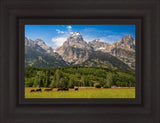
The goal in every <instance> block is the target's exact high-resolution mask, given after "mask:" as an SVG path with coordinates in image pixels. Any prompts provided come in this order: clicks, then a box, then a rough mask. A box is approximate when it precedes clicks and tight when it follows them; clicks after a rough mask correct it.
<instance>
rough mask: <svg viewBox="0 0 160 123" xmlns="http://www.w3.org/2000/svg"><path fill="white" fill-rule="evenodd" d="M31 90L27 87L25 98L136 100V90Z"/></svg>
mask: <svg viewBox="0 0 160 123" xmlns="http://www.w3.org/2000/svg"><path fill="white" fill-rule="evenodd" d="M31 89H36V88H29V87H25V98H135V88H134V87H132V88H127V87H125V88H100V89H98V88H94V87H88V88H87V87H84V88H83V87H80V88H79V90H78V91H75V90H74V89H69V91H57V89H56V88H54V89H53V90H52V91H49V92H45V91H44V89H45V88H42V92H30V90H31Z"/></svg>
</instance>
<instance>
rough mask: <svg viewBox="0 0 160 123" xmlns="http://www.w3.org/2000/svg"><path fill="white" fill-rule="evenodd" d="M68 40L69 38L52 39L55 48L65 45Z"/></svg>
mask: <svg viewBox="0 0 160 123" xmlns="http://www.w3.org/2000/svg"><path fill="white" fill-rule="evenodd" d="M67 38H68V37H67V36H61V37H57V38H52V42H53V48H57V47H59V46H61V45H63V43H64V42H65V41H66V40H67Z"/></svg>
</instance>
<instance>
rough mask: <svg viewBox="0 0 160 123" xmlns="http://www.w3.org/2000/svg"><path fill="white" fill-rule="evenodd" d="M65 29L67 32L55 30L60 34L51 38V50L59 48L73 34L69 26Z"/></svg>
mask: <svg viewBox="0 0 160 123" xmlns="http://www.w3.org/2000/svg"><path fill="white" fill-rule="evenodd" d="M66 28H67V30H65V31H62V30H59V29H56V31H57V33H58V34H61V35H59V36H57V37H53V38H52V42H53V44H52V47H53V48H57V47H59V46H62V45H63V43H64V42H65V41H66V40H67V38H68V37H69V36H70V35H71V34H72V33H73V32H72V27H71V26H67V27H66Z"/></svg>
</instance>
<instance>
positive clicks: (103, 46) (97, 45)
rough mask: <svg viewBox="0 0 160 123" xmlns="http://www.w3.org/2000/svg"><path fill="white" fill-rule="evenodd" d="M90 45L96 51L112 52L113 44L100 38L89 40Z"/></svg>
mask: <svg viewBox="0 0 160 123" xmlns="http://www.w3.org/2000/svg"><path fill="white" fill-rule="evenodd" d="M89 46H90V47H92V48H93V50H94V51H103V52H110V51H111V48H112V45H111V44H109V43H105V42H101V41H100V39H99V38H97V39H95V40H93V41H91V42H89Z"/></svg>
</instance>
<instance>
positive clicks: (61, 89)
mask: <svg viewBox="0 0 160 123" xmlns="http://www.w3.org/2000/svg"><path fill="white" fill-rule="evenodd" d="M74 90H75V91H78V88H74ZM44 91H52V88H46V89H44ZM57 91H69V88H58V89H57ZM30 92H42V89H41V88H39V89H31V90H30Z"/></svg>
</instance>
